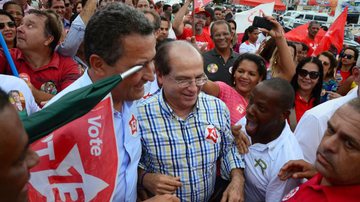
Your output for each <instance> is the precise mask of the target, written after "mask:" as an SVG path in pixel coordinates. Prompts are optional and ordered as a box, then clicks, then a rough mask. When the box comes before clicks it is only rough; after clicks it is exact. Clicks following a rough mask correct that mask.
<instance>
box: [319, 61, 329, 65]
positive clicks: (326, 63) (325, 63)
mask: <svg viewBox="0 0 360 202" xmlns="http://www.w3.org/2000/svg"><path fill="white" fill-rule="evenodd" d="M321 63H322V64H323V65H325V66H328V65H329V64H330V63H328V62H325V61H323V62H321Z"/></svg>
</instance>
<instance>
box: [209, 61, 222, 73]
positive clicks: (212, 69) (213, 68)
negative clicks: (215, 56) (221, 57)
mask: <svg viewBox="0 0 360 202" xmlns="http://www.w3.org/2000/svg"><path fill="white" fill-rule="evenodd" d="M218 69H219V67H218V66H217V64H214V63H211V64H209V65H208V66H207V70H208V72H210V73H216V72H217V71H218Z"/></svg>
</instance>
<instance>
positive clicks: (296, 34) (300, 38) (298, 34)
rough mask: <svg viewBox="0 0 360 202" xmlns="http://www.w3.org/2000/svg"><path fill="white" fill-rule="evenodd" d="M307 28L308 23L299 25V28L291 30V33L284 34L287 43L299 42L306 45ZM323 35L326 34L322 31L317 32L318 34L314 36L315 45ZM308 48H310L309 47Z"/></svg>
mask: <svg viewBox="0 0 360 202" xmlns="http://www.w3.org/2000/svg"><path fill="white" fill-rule="evenodd" d="M308 27H309V23H306V24H303V25H300V26H298V27H296V28H294V29H292V30H291V31H289V32H287V33H285V38H286V39H287V40H288V41H294V42H301V43H305V44H307V42H308V40H307V35H308ZM325 33H326V32H325V31H324V30H323V29H320V30H319V32H318V33H317V34H316V36H315V44H316V43H317V42H320V40H321V39H322V38H323V36H324V35H325ZM309 48H311V47H309Z"/></svg>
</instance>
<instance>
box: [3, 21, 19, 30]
mask: <svg viewBox="0 0 360 202" xmlns="http://www.w3.org/2000/svg"><path fill="white" fill-rule="evenodd" d="M5 25H7V26H8V27H9V28H14V27H15V26H16V24H15V22H13V21H10V22H0V29H4V28H5Z"/></svg>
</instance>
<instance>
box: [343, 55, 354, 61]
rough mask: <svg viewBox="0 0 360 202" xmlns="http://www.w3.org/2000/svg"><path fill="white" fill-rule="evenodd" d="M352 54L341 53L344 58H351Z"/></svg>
mask: <svg viewBox="0 0 360 202" xmlns="http://www.w3.org/2000/svg"><path fill="white" fill-rule="evenodd" d="M353 57H354V56H353V55H349V54H343V55H342V58H346V59H349V60H350V59H351V58H353Z"/></svg>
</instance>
